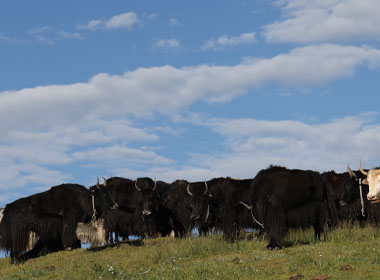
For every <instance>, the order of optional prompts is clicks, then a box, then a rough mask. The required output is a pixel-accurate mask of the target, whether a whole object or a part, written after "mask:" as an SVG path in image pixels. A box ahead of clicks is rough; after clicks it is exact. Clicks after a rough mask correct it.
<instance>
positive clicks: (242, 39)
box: [201, 32, 256, 51]
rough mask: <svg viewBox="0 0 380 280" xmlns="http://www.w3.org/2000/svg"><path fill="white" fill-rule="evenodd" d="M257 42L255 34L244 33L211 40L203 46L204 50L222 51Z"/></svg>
mask: <svg viewBox="0 0 380 280" xmlns="http://www.w3.org/2000/svg"><path fill="white" fill-rule="evenodd" d="M254 42H256V39H255V32H251V33H243V34H240V35H239V36H228V35H223V36H220V37H219V38H217V39H210V40H208V41H207V42H206V43H205V44H204V45H203V46H202V48H201V49H202V50H204V51H205V50H210V49H222V48H225V47H227V46H236V45H243V44H252V43H254Z"/></svg>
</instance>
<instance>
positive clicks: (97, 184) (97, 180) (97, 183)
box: [96, 177, 100, 189]
mask: <svg viewBox="0 0 380 280" xmlns="http://www.w3.org/2000/svg"><path fill="white" fill-rule="evenodd" d="M96 188H97V189H100V187H99V177H97V179H96Z"/></svg>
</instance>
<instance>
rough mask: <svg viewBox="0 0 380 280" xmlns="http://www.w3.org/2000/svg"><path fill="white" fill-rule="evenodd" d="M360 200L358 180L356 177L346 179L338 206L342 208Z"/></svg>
mask: <svg viewBox="0 0 380 280" xmlns="http://www.w3.org/2000/svg"><path fill="white" fill-rule="evenodd" d="M358 198H360V188H359V180H358V178H357V177H348V178H347V179H346V181H345V183H344V191H343V194H342V197H341V199H340V200H339V204H340V205H341V206H344V205H346V204H351V203H353V202H354V201H356V200H357V199H358Z"/></svg>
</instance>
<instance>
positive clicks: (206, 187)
mask: <svg viewBox="0 0 380 280" xmlns="http://www.w3.org/2000/svg"><path fill="white" fill-rule="evenodd" d="M207 191H208V186H207V182H206V181H205V192H204V193H203V195H206V194H207Z"/></svg>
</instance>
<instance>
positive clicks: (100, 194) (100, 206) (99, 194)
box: [90, 182, 117, 218]
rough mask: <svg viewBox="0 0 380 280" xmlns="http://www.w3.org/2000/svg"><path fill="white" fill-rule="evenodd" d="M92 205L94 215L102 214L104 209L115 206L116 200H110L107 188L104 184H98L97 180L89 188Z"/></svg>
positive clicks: (99, 215)
mask: <svg viewBox="0 0 380 280" xmlns="http://www.w3.org/2000/svg"><path fill="white" fill-rule="evenodd" d="M90 192H91V200H92V201H91V202H92V204H93V205H92V206H93V207H94V208H95V210H96V211H95V212H96V217H97V218H99V217H101V216H102V214H103V212H104V211H107V210H110V209H113V207H116V204H117V203H116V202H115V201H113V200H112V198H111V194H110V191H109V189H108V188H107V187H106V186H105V185H104V184H102V185H100V184H99V182H98V183H97V184H96V185H95V186H92V187H91V188H90Z"/></svg>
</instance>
